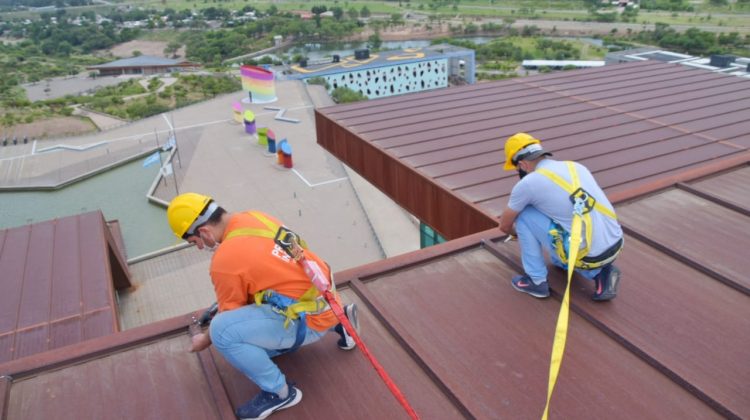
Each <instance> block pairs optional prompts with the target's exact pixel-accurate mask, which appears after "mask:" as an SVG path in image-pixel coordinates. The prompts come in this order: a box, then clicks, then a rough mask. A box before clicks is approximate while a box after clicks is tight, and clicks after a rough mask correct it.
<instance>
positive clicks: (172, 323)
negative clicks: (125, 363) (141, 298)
mask: <svg viewBox="0 0 750 420" xmlns="http://www.w3.org/2000/svg"><path fill="white" fill-rule="evenodd" d="M191 315H192V313H190V314H186V315H182V316H177V317H174V318H170V319H166V320H163V321H158V322H154V323H152V324H148V325H144V326H142V327H137V328H133V329H130V330H126V331H121V332H117V333H114V334H110V335H107V336H103V337H97V338H93V339H91V340H87V341H83V342H80V343H76V344H72V345H69V346H64V347H59V348H56V349H53V350H49V351H46V352H43V353H37V354H32V355H29V356H26V357H22V358H20V359H16V360H11V361H9V362H6V363H3V364H0V377H3V376H9V377H11V378H12V379H17V378H24V377H27V376H31V375H33V374H35V373H38V372H41V371H45V370H50V369H58V368H63V367H66V366H69V365H72V364H76V363H81V362H85V361H87V360H91V359H94V358H97V357H99V356H101V355H103V354H109V353H113V352H116V351H119V350H123V349H127V348H131V347H135V346H138V345H141V344H143V343H147V342H150V341H155V340H158V339H160V338H164V337H168V336H172V335H178V334H180V333H185V332H187V328H188V325H189V324H190V321H191ZM0 398H2V397H1V396H0Z"/></svg>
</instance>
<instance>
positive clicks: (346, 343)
mask: <svg viewBox="0 0 750 420" xmlns="http://www.w3.org/2000/svg"><path fill="white" fill-rule="evenodd" d="M344 314H346V318H347V319H348V320H349V323H350V324H352V327H354V330H355V331H357V334H359V319H358V318H357V305H356V304H355V303H350V304H348V305H346V306H345V307H344ZM334 330H335V331H336V332H337V333H338V334H339V335H340V336H341V338H339V341H338V343H337V344H338V346H339V348H340V349H341V350H351V349H353V348H355V347H357V343H356V342H355V341H354V338H353V337H352V336H351V335H349V333H348V332H347V331H346V328H344V326H343V325H342V324H341V323H339V324H338V325H336V327H335V328H334Z"/></svg>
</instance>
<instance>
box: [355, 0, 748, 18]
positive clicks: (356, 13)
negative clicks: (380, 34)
mask: <svg viewBox="0 0 750 420" xmlns="http://www.w3.org/2000/svg"><path fill="white" fill-rule="evenodd" d="M748 1H750V0H748ZM346 14H347V15H349V18H350V19H352V20H353V19H357V18H358V17H359V12H358V11H357V9H355V8H354V7H352V8H350V9H349V11H348V12H346Z"/></svg>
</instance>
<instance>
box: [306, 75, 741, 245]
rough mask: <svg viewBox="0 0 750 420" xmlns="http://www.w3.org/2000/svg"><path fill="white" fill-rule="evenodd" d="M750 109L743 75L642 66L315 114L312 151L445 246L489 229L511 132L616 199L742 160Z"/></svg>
mask: <svg viewBox="0 0 750 420" xmlns="http://www.w3.org/2000/svg"><path fill="white" fill-rule="evenodd" d="M748 105H750V80H746V79H742V78H738V77H734V76H728V75H723V74H718V73H711V72H707V71H704V70H700V69H693V68H688V67H685V66H680V65H676V64H667V63H659V62H654V61H646V62H637V63H627V64H620V65H613V66H606V67H600V68H596V69H587V70H577V71H570V72H562V73H551V74H545V75H538V76H533V77H523V78H516V79H510V80H505V81H500V82H492V83H483V84H477V85H471V86H461V87H457V88H451V89H443V90H438V91H432V92H426V93H419V94H412V95H405V96H394V97H390V98H384V99H378V100H372V101H366V102H360V103H355V104H347V105H339V106H334V107H328V108H322V109H319V110H316V125H317V138H318V143H319V144H321V145H322V146H323V147H325V148H326V149H327V150H329V151H330V152H331V153H333V154H334V155H335V156H336V157H338V158H339V159H340V160H342V161H343V162H344V163H346V164H347V165H348V166H350V167H352V168H353V169H354V170H356V171H357V172H359V173H360V174H361V175H362V176H364V177H365V178H366V179H368V180H369V181H370V182H371V183H372V184H373V185H375V186H376V187H378V188H379V189H381V190H382V191H383V192H384V193H386V194H387V195H388V196H390V197H391V198H392V199H393V200H394V201H396V202H397V203H399V204H400V205H401V206H402V207H404V208H405V209H407V210H408V211H410V212H411V213H412V214H414V215H415V216H417V217H418V218H420V219H421V220H422V221H424V222H426V223H427V224H429V225H430V226H432V227H433V228H435V229H436V230H437V231H438V232H440V233H441V234H443V236H445V237H446V238H449V239H450V238H457V237H460V236H463V235H467V234H470V233H474V232H478V231H481V230H483V229H488V228H490V227H492V226H495V225H496V220H495V218H496V217H498V216H499V215H500V214H501V213H502V210H503V209H504V207H505V204H506V202H507V199H508V195H509V194H510V190H511V188H512V186H513V185H514V184H515V182H516V180H517V178H516V175H515V173H512V172H504V171H503V170H502V166H501V165H500V162H501V161H503V160H504V155H503V143H504V140H505V139H506V138H507V137H508V136H510V135H512V134H514V133H516V132H518V131H525V132H528V133H531V134H533V135H534V136H536V137H537V138H539V139H541V140H542V144H543V145H544V147H545V149H547V150H549V151H552V152H553V153H554V154H555V157H556V158H558V159H572V160H577V161H580V162H581V163H583V164H584V165H586V166H588V167H589V168H590V169H591V170H592V172H594V174H595V176H596V177H597V180H598V181H599V182H600V184H601V185H602V187H604V188H605V190H606V191H607V192H608V193H609V194H610V195H611V197H613V199H614V200H615V201H622V200H623V199H626V198H628V197H633V196H637V195H639V194H641V193H643V192H644V191H645V190H653V189H656V188H658V187H664V186H668V185H670V184H673V183H674V182H675V181H679V180H686V179H691V178H695V177H697V176H700V175H703V174H708V173H712V172H715V171H716V170H717V168H721V167H727V166H730V165H732V164H738V163H742V162H746V161H748V159H750V157H749V156H750V152H749V151H748V148H749V147H750V134H748V133H750V119H748V117H747V115H748V114H747V107H748ZM467 204H469V206H467ZM457 214H460V215H461V217H456V215H457Z"/></svg>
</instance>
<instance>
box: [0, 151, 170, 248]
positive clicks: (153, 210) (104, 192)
mask: <svg viewBox="0 0 750 420" xmlns="http://www.w3.org/2000/svg"><path fill="white" fill-rule="evenodd" d="M158 172H159V165H153V166H150V167H147V168H144V167H143V159H137V160H135V161H132V162H129V163H125V164H123V165H121V166H118V167H116V168H114V169H111V170H108V171H106V172H104V173H101V174H99V175H96V176H94V177H91V178H87V179H85V180H82V181H79V182H76V183H74V184H71V185H69V186H67V187H64V188H61V189H59V190H55V191H23V192H17V191H13V192H0V229H5V228H11V227H16V226H22V225H26V224H30V223H36V222H40V221H43V220H49V219H54V218H59V217H66V216H72V215H75V214H79V213H83V212H87V211H93V210H97V209H100V210H101V211H102V213H104V218H105V219H106V220H112V219H117V220H119V222H120V227H121V230H122V235H123V239H124V241H125V248H126V250H127V254H128V258H133V257H137V256H139V255H143V254H146V253H149V252H152V251H156V250H158V249H161V248H164V247H167V246H170V245H174V244H175V243H176V242H175V237H174V235H173V234H172V232H171V231H170V230H169V226H168V225H167V219H166V212H165V209H164V208H162V207H159V206H157V205H155V204H152V203H150V202H149V201H148V200H147V199H146V193H147V192H148V189H149V187H150V186H151V184H152V183H153V182H154V179H155V177H156V176H157V174H158ZM162 182H164V181H162ZM167 182H169V183H170V185H169V186H171V182H173V180H172V179H169V180H168V181H167Z"/></svg>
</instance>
